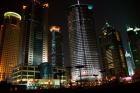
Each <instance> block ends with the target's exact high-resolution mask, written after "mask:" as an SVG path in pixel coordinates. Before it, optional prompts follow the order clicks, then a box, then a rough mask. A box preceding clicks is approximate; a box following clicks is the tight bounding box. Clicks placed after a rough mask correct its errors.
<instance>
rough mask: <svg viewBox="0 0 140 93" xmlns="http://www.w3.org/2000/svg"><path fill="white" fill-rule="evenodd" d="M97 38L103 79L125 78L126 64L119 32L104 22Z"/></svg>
mask: <svg viewBox="0 0 140 93" xmlns="http://www.w3.org/2000/svg"><path fill="white" fill-rule="evenodd" d="M98 37H99V43H100V49H101V58H102V71H103V75H104V78H108V79H113V78H114V79H115V78H119V77H124V76H127V64H126V60H125V52H124V48H123V44H122V39H121V34H120V32H119V31H117V30H116V29H114V28H113V27H112V26H110V25H109V24H108V23H107V22H106V24H105V25H104V27H103V28H102V29H101V31H100V32H99V36H98Z"/></svg>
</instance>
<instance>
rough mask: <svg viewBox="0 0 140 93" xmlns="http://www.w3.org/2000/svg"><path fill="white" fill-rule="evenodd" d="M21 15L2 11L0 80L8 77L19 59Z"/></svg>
mask: <svg viewBox="0 0 140 93" xmlns="http://www.w3.org/2000/svg"><path fill="white" fill-rule="evenodd" d="M20 21H21V16H20V15H19V14H18V13H15V12H6V13H4V28H5V29H3V36H2V38H1V40H2V43H1V48H2V49H1V50H2V51H1V63H0V69H1V77H0V78H1V80H5V79H8V78H9V77H10V74H11V73H12V69H13V68H14V67H15V66H16V65H17V63H18V60H19V45H20V44H19V41H20Z"/></svg>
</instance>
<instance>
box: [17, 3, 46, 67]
mask: <svg viewBox="0 0 140 93" xmlns="http://www.w3.org/2000/svg"><path fill="white" fill-rule="evenodd" d="M47 18H48V3H47V2H45V1H42V0H34V1H32V2H31V3H30V4H29V5H28V6H23V20H22V27H21V28H22V44H21V46H22V49H21V53H22V54H21V60H20V63H22V64H28V65H39V64H41V63H44V62H48V37H47V35H48V34H47V32H48V19H47Z"/></svg>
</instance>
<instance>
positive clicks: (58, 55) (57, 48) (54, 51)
mask: <svg viewBox="0 0 140 93" xmlns="http://www.w3.org/2000/svg"><path fill="white" fill-rule="evenodd" d="M50 34H51V35H50V40H51V42H50V45H51V46H50V47H51V60H50V61H51V64H52V66H56V67H63V66H64V61H63V50H62V49H63V41H62V32H61V28H60V27H59V26H51V27H50Z"/></svg>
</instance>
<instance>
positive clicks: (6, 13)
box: [4, 12, 21, 20]
mask: <svg viewBox="0 0 140 93" xmlns="http://www.w3.org/2000/svg"><path fill="white" fill-rule="evenodd" d="M10 16H13V17H16V18H18V19H19V20H21V16H20V15H19V14H18V13H16V12H5V13H4V17H10Z"/></svg>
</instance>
